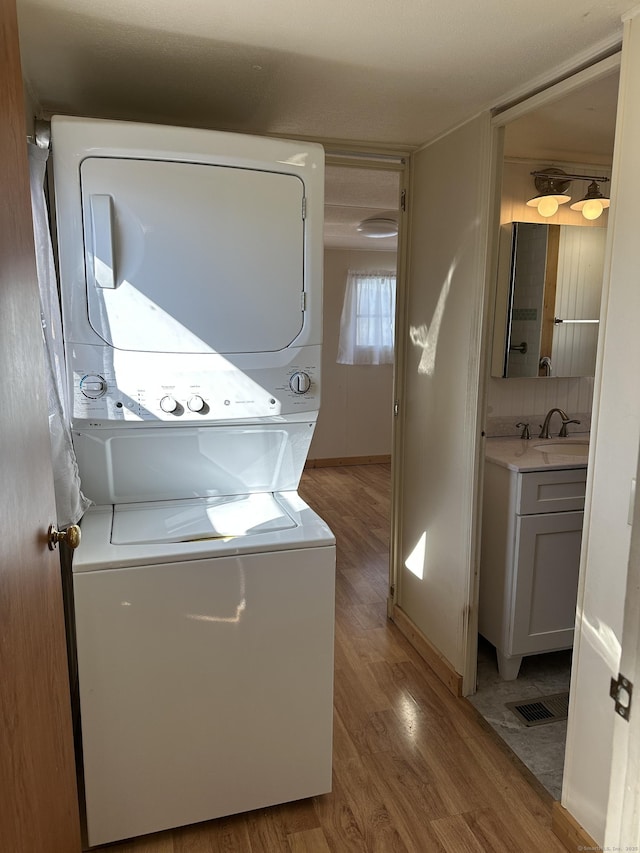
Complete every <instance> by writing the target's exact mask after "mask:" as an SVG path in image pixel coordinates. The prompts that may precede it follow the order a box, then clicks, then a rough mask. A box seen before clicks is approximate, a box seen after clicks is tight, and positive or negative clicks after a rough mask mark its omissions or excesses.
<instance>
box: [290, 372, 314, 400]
mask: <svg viewBox="0 0 640 853" xmlns="http://www.w3.org/2000/svg"><path fill="white" fill-rule="evenodd" d="M289 386H290V388H291V390H292V391H293V393H294V394H306V393H307V391H308V390H309V388H311V377H310V376H309V374H308V373H305V372H304V370H296V372H295V373H294V374H293V375H292V376H291V378H290V379H289Z"/></svg>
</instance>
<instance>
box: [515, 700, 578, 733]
mask: <svg viewBox="0 0 640 853" xmlns="http://www.w3.org/2000/svg"><path fill="white" fill-rule="evenodd" d="M505 707H507V708H509V710H510V711H513V713H514V714H515V715H516V717H517V718H518V719H519V720H520V722H521V723H523V724H524V725H525V726H544V725H546V724H547V723H557V722H558V720H566V719H567V714H568V712H569V694H568V693H554V694H553V695H552V696H541V697H540V698H539V699H534V700H531V699H529V700H527V701H526V702H525V701H521V702H507V703H506V705H505Z"/></svg>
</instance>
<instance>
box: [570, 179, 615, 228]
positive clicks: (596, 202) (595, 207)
mask: <svg viewBox="0 0 640 853" xmlns="http://www.w3.org/2000/svg"><path fill="white" fill-rule="evenodd" d="M610 204H611V202H610V200H609V199H608V198H606V197H605V196H603V195H602V193H601V192H600V187H599V186H598V184H597V182H596V181H592V182H591V183H590V184H589V189H588V190H587V194H586V195H585V197H584V198H581V199H580V201H576V202H575V203H574V204H572V205H571V210H581V211H582V215H583V216H584V218H585V219H597V218H598V217H599V216H601V215H602V211H603V210H604V209H605V208H607V207H609V205H610Z"/></svg>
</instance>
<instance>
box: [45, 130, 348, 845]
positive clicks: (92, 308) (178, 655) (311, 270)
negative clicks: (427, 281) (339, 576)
mask: <svg viewBox="0 0 640 853" xmlns="http://www.w3.org/2000/svg"><path fill="white" fill-rule="evenodd" d="M52 145H53V157H54V169H55V191H56V216H57V229H58V248H59V256H60V277H61V298H62V308H63V320H64V336H65V348H66V357H67V372H68V378H69V390H70V396H71V399H72V401H73V420H72V431H73V438H74V445H75V449H76V454H77V458H78V465H79V470H80V476H81V482H82V487H83V491H84V492H85V494H86V495H87V496H88V497H90V498H91V499H92V500H93V501H94V503H95V506H93V507H92V508H91V509H90V510H89V511H88V512H87V514H86V515H85V517H84V518H83V520H82V524H81V527H82V541H81V544H80V546H79V548H78V549H77V551H76V552H75V555H74V562H73V594H74V606H75V635H76V647H77V659H78V680H79V694H80V717H81V733H82V762H83V778H84V795H85V800H86V821H87V843H88V845H89V846H95V845H98V844H104V843H107V842H110V841H116V840H119V839H122V838H128V837H132V836H135V835H141V834H145V833H149V832H155V831H158V830H161V829H166V828H169V827H174V826H180V825H184V824H188V823H193V822H197V821H202V820H207V819H211V818H215V817H220V816H222V815H229V814H233V813H236V812H240V811H246V810H249V809H255V808H260V807H263V806H267V805H272V804H275V803H281V802H286V801H290V800H295V799H300V798H303V797H309V796H313V795H317V794H322V793H325V792H327V791H329V790H330V788H331V747H332V704H333V690H332V684H333V622H334V576H335V540H334V538H333V535H332V533H331V531H330V530H329V528H328V527H327V525H326V524H325V523H324V522H323V521H322V520H321V519H320V518H319V517H318V516H317V515H316V514H315V513H314V512H313V511H312V510H311V509H310V508H309V507H308V506H307V505H306V504H305V503H304V502H303V501H302V500H301V498H300V497H299V496H298V494H297V492H296V489H297V487H298V484H299V480H300V476H301V473H302V469H303V466H304V462H305V460H306V456H307V452H308V448H309V444H310V441H311V438H312V435H313V430H314V426H315V422H316V418H317V412H318V407H319V399H320V352H321V324H322V312H321V306H322V260H321V259H322V217H323V212H322V207H323V164H324V159H323V153H322V149H321V148H320V147H319V146H315V145H308V144H300V143H295V142H290V141H283V140H269V139H258V138H254V137H246V136H238V135H234V134H223V133H213V132H207V131H194V130H190V129H185V128H165V127H160V126H151V125H136V124H128V123H119V122H104V121H94V120H85V119H72V118H62V117H55V118H54V119H53V121H52Z"/></svg>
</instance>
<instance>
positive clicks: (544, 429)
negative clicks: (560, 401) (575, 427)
mask: <svg viewBox="0 0 640 853" xmlns="http://www.w3.org/2000/svg"><path fill="white" fill-rule="evenodd" d="M554 412H557V413H558V414H559V415H560V417H561V418H562V426H561V427H560V432H559V433H558V438H566V437H567V435H568V434H569V433H568V432H567V426H568V425H569V424H579V423H580V421H577V420H575V418H570V417H569V415H568V414H567V413H566V412H563V411H562V409H549V411H548V412H547V415H546V417H545V419H544V423H543V424H540V435H539V436H538V438H549V422H550V421H551V417H552V416H553V414H554Z"/></svg>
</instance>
